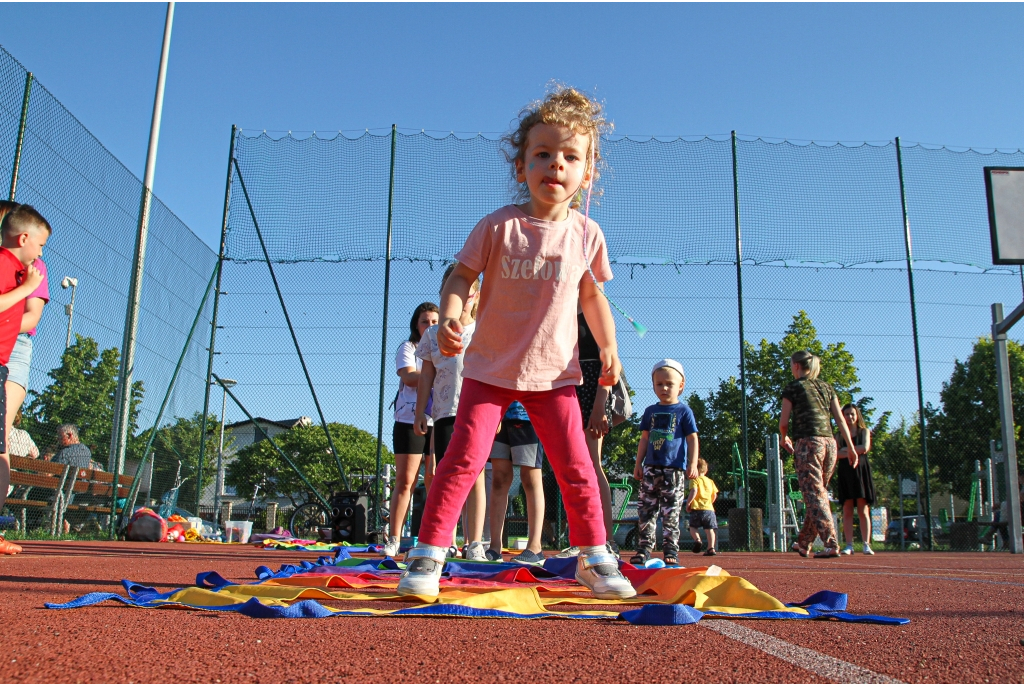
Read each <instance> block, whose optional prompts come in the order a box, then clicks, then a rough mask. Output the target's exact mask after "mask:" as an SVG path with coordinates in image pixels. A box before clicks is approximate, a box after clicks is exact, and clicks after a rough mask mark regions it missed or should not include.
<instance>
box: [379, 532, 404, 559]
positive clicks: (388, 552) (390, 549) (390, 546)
mask: <svg viewBox="0 0 1024 685" xmlns="http://www.w3.org/2000/svg"><path fill="white" fill-rule="evenodd" d="M401 545H402V538H400V537H398V536H397V535H393V536H391V537H389V538H388V541H387V542H385V543H384V552H383V554H384V556H386V557H392V558H394V557H397V556H398V548H399V547H401Z"/></svg>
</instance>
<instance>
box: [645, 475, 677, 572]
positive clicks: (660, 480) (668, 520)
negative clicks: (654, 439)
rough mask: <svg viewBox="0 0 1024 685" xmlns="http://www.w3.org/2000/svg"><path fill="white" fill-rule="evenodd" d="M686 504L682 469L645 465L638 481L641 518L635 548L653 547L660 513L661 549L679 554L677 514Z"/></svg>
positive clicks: (647, 548) (647, 549)
mask: <svg viewBox="0 0 1024 685" xmlns="http://www.w3.org/2000/svg"><path fill="white" fill-rule="evenodd" d="M685 503H686V472H685V471H683V470H682V469H666V468H657V467H653V466H644V479H643V481H641V483H640V503H639V506H638V508H637V514H638V518H639V519H640V525H639V530H640V535H639V540H638V542H637V550H638V551H639V550H645V551H647V552H650V551H651V550H652V549H654V543H655V534H656V532H657V526H658V515H659V514H660V515H661V531H662V535H663V537H664V540H663V544H662V549H663V550H664V551H665V552H672V553H673V554H676V553H678V552H679V517H680V516H681V515H682V513H683V504H685Z"/></svg>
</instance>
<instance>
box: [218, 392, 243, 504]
mask: <svg viewBox="0 0 1024 685" xmlns="http://www.w3.org/2000/svg"><path fill="white" fill-rule="evenodd" d="M220 383H221V385H222V386H223V388H222V389H223V398H222V400H221V403H220V447H218V448H217V484H216V489H215V490H214V493H213V517H214V520H215V521H216V520H217V517H218V516H220V498H221V495H222V494H223V493H224V413H225V412H226V411H227V409H228V388H233V387H235V386H236V385H238V381H233V380H231V379H230V378H221V379H220Z"/></svg>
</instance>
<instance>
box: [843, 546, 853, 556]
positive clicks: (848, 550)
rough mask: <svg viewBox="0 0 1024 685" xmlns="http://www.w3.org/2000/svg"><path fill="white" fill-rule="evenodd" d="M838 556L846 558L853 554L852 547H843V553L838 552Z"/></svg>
mask: <svg viewBox="0 0 1024 685" xmlns="http://www.w3.org/2000/svg"><path fill="white" fill-rule="evenodd" d="M840 554H842V555H843V556H847V557H848V556H850V555H851V554H853V545H847V546H846V547H843V551H842V552H840Z"/></svg>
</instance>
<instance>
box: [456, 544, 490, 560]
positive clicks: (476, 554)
mask: <svg viewBox="0 0 1024 685" xmlns="http://www.w3.org/2000/svg"><path fill="white" fill-rule="evenodd" d="M462 556H464V557H465V558H466V561H487V548H486V547H484V543H482V542H480V541H479V540H474V541H473V542H471V543H469V544H468V545H466V548H465V550H464V551H463V552H462Z"/></svg>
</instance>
